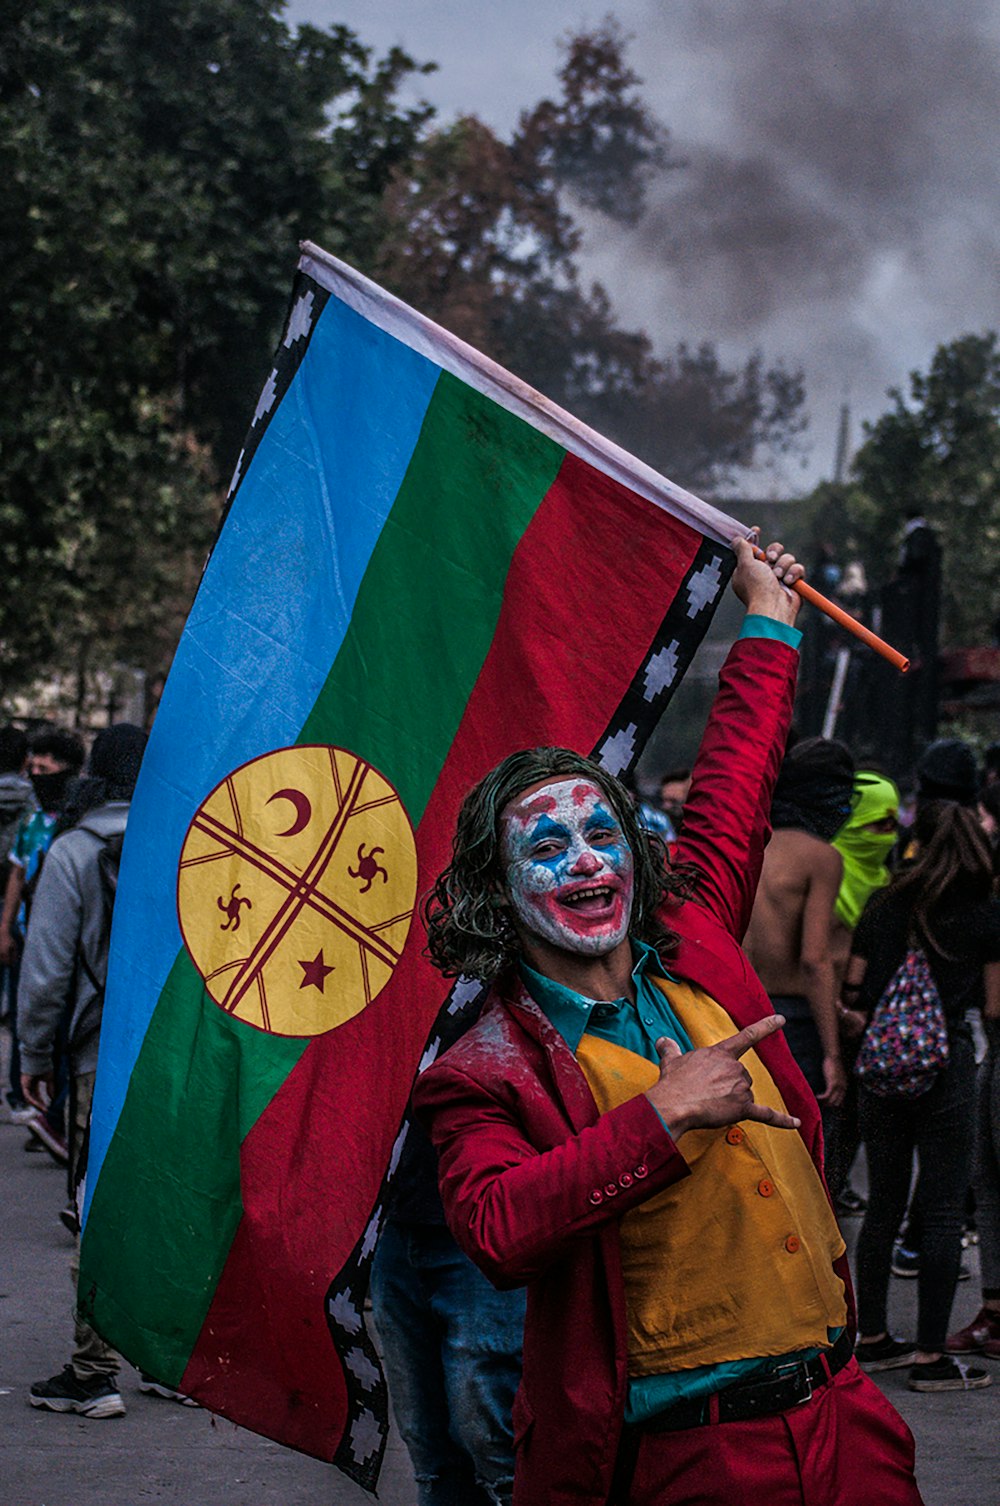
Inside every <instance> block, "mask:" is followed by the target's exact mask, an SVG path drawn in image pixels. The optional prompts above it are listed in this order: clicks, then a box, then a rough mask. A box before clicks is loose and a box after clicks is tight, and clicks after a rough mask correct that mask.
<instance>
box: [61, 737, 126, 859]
mask: <svg viewBox="0 0 1000 1506" xmlns="http://www.w3.org/2000/svg"><path fill="white" fill-rule="evenodd" d="M146 742H147V737H146V734H145V732H143V730H142V728H141V727H136V726H134V725H133V724H132V723H131V722H117V723H116V724H115V726H113V727H104V728H103V729H102V730H101V731H100V732H98V734H97V736H96V737H95V738H94V746H93V747H92V748H91V750H90V758H89V759H88V760H87V773H86V774H84V775H82V776H81V777H80V778H79V779H74V781H73V783H72V785H71V786H70V788H69V791H68V793H67V797H66V803H65V805H64V806H63V810H62V814H61V815H60V817H59V820H58V822H57V824H56V830H55V835H56V836H61V835H62V833H63V832H64V831H69V830H70V829H71V828H72V827H74V826H78V825H79V824H80V822H81V821H82V820H83V818H84V817H85V816H86V815H87V813H88V812H89V811H92V810H96V808H97V807H98V806H99V805H106V804H107V803H108V802H109V801H124V800H131V799H132V794H133V791H134V790H135V784H136V780H137V779H138V777H139V768H140V765H141V764H142V755H143V753H144V752H145V751H146Z"/></svg>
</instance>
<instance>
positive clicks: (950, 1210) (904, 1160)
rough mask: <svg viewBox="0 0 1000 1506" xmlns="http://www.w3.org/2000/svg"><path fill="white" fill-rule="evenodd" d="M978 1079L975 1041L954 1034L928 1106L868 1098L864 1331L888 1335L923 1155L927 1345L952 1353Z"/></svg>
mask: <svg viewBox="0 0 1000 1506" xmlns="http://www.w3.org/2000/svg"><path fill="white" fill-rule="evenodd" d="M975 1080H976V1065H975V1052H974V1048H973V1044H972V1037H971V1035H970V1033H969V1032H968V1030H967V1029H966V1028H965V1027H962V1028H960V1029H959V1030H957V1031H955V1032H954V1033H953V1034H952V1036H951V1059H950V1061H949V1063H948V1066H947V1067H946V1068H945V1070H944V1071H943V1072H942V1073H941V1075H940V1077H938V1079H937V1081H936V1082H935V1083H934V1085H933V1087H932V1088H930V1089H929V1090H928V1092H926V1093H922V1094H921V1095H920V1097H919V1098H911V1099H905V1098H879V1097H877V1096H876V1095H875V1094H874V1093H872V1092H870V1091H869V1090H868V1089H867V1088H865V1087H862V1088H861V1091H860V1119H861V1136H862V1139H863V1140H864V1142H865V1149H866V1151H867V1154H868V1211H867V1212H866V1214H865V1218H864V1222H863V1224H862V1225H861V1234H860V1236H859V1238H858V1326H859V1329H860V1331H861V1333H862V1334H876V1333H882V1332H883V1330H884V1329H886V1328H887V1327H888V1322H887V1316H886V1311H887V1305H888V1296H889V1276H890V1266H891V1265H892V1245H893V1240H894V1239H895V1237H896V1231H897V1230H898V1228H899V1226H900V1224H901V1222H902V1219H903V1214H904V1213H905V1212H906V1202H907V1198H908V1196H909V1191H910V1181H911V1178H912V1175H913V1154H914V1151H916V1152H917V1154H918V1155H919V1157H920V1177H919V1179H918V1182H917V1190H916V1194H915V1203H916V1207H917V1211H918V1214H919V1217H920V1221H921V1228H922V1231H923V1234H922V1240H921V1246H920V1275H919V1277H918V1284H917V1344H918V1346H919V1347H920V1348H921V1349H923V1350H927V1351H928V1352H930V1353H932V1354H933V1353H935V1352H937V1351H939V1350H943V1349H944V1341H945V1337H946V1335H947V1332H948V1320H949V1318H950V1317H951V1304H952V1301H953V1299H954V1296H955V1285H956V1283H957V1281H958V1271H959V1266H960V1264H961V1259H962V1223H963V1218H964V1214H965V1196H966V1191H967V1189H968V1186H969V1180H970V1171H971V1161H972V1129H973V1104H974V1092H975Z"/></svg>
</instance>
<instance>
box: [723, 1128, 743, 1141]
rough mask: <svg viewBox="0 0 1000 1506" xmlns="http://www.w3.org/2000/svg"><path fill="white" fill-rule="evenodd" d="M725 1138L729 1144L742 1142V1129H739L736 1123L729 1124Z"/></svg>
mask: <svg viewBox="0 0 1000 1506" xmlns="http://www.w3.org/2000/svg"><path fill="white" fill-rule="evenodd" d="M726 1139H727V1140H728V1142H729V1144H730V1145H742V1144H743V1131H742V1130H741V1129H740V1127H739V1125H738V1124H731V1125H730V1126H729V1128H728V1129H727V1130H726Z"/></svg>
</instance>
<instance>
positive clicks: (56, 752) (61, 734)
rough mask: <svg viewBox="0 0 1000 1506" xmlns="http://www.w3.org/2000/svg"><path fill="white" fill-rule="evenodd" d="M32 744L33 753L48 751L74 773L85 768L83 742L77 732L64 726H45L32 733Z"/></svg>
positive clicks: (50, 755)
mask: <svg viewBox="0 0 1000 1506" xmlns="http://www.w3.org/2000/svg"><path fill="white" fill-rule="evenodd" d="M30 746H31V751H32V753H47V754H48V756H49V757H50V758H58V760H59V762H60V763H63V764H65V765H66V767H67V769H72V770H73V772H74V773H75V772H76V771H77V770H78V769H82V768H83V760H84V747H83V743H82V741H81V739H80V738H79V737H77V735H76V733H75V732H67V731H66V730H65V729H64V728H63V727H43V728H42V730H41V731H40V732H35V733H34V734H33V735H32V737H31V740H30Z"/></svg>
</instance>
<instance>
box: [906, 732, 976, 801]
mask: <svg viewBox="0 0 1000 1506" xmlns="http://www.w3.org/2000/svg"><path fill="white" fill-rule="evenodd" d="M978 792H979V769H978V767H977V765H976V755H975V753H974V752H973V751H972V749H971V748H970V746H969V744H968V743H966V742H963V741H962V739H961V738H960V737H941V738H938V740H937V741H936V742H933V743H931V745H930V747H928V748H927V749H925V751H924V752H923V753H922V754H921V756H920V759H919V761H918V763H917V799H918V801H920V802H921V803H923V802H924V801H928V800H956V801H958V803H959V805H975V803H976V795H977V794H978Z"/></svg>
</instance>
